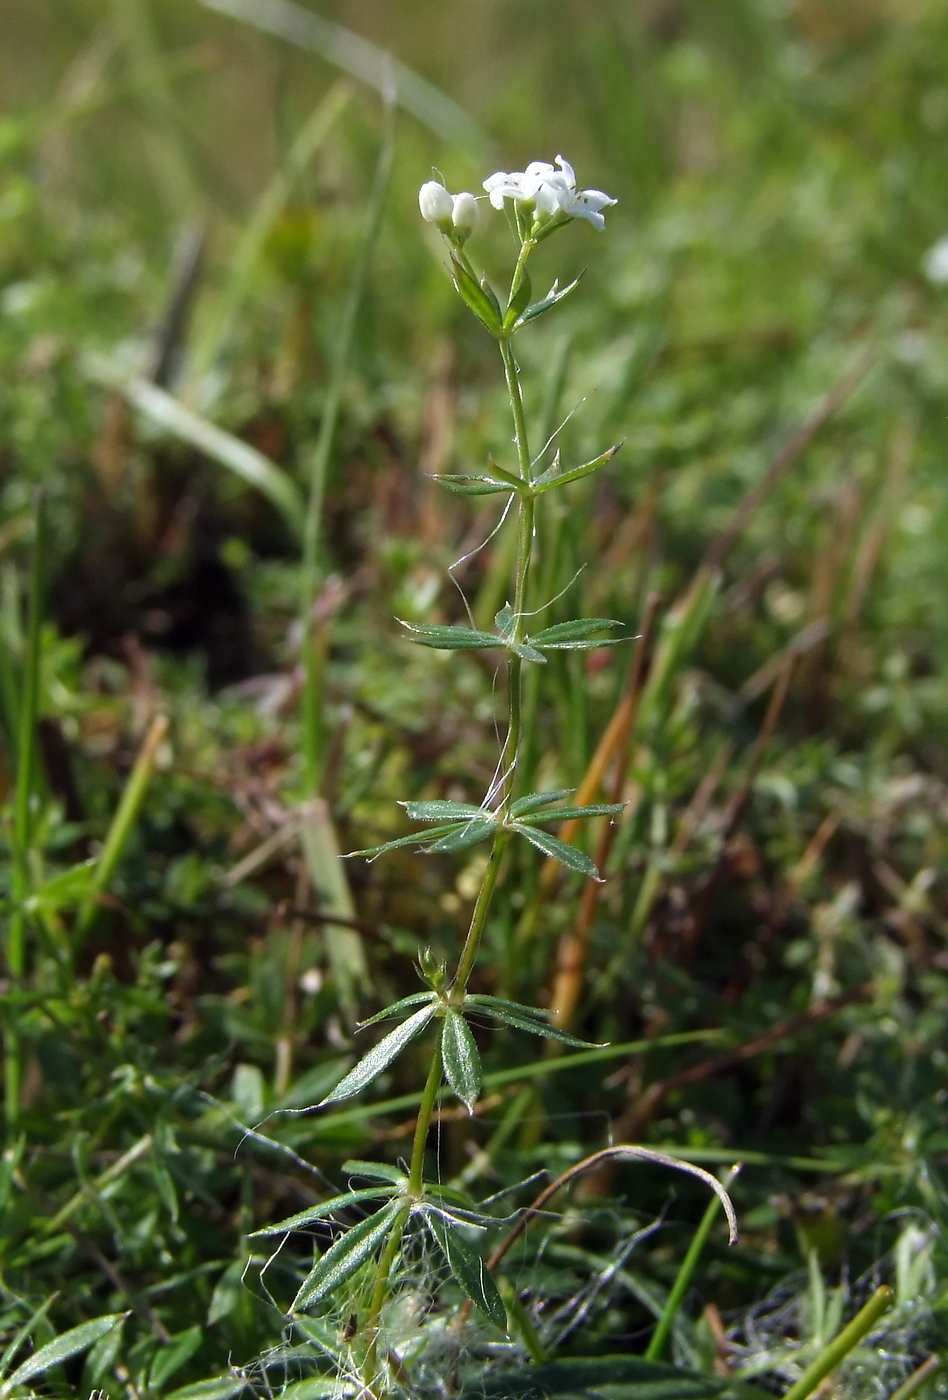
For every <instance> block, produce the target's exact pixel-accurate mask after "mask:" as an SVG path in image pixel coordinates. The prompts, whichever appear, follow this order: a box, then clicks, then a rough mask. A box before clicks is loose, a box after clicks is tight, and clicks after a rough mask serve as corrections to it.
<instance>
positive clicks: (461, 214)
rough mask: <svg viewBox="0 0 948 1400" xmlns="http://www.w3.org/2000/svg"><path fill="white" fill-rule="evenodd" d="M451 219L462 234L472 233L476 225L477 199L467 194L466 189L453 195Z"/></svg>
mask: <svg viewBox="0 0 948 1400" xmlns="http://www.w3.org/2000/svg"><path fill="white" fill-rule="evenodd" d="M451 221H452V223H453V224H454V227H455V228H456V229H457V230H458V232H459V233H462V234H470V233H473V232H474V230H475V228H476V227H477V221H478V208H477V200H476V199H475V198H474V196H473V195H472V194H468V192H467V191H466V190H465V191H464V192H463V193H462V194H456V195H455V196H454V209H453V211H452V214H451Z"/></svg>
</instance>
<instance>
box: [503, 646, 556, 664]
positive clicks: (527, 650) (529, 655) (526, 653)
mask: <svg viewBox="0 0 948 1400" xmlns="http://www.w3.org/2000/svg"><path fill="white" fill-rule="evenodd" d="M507 649H508V651H512V652H513V654H514V656H519V657H520V660H521V661H533V662H536V663H538V664H539V665H541V666H545V665H546V657H545V656H544V655H543V652H542V651H537V649H536V647H532V646H531V645H530V643H529V642H508V643H507Z"/></svg>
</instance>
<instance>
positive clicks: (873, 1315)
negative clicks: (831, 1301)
mask: <svg viewBox="0 0 948 1400" xmlns="http://www.w3.org/2000/svg"><path fill="white" fill-rule="evenodd" d="M893 1296H894V1295H893V1293H892V1289H891V1288H887V1287H885V1286H883V1287H882V1288H877V1289H876V1291H875V1293H873V1295H872V1297H871V1298H870V1299H869V1301H868V1303H867V1304H866V1306H865V1307H864V1308H861V1309H860V1310H859V1312H858V1313H857V1314H856V1316H855V1317H854V1318H853V1320H852V1322H850V1323H849V1324H848V1325H847V1326H846V1327H844V1328H843V1330H842V1332H840V1334H839V1336H837V1337H834V1338H833V1340H832V1341H831V1342H830V1343H829V1345H828V1346H825V1347H824V1348H823V1350H822V1351H821V1352H820V1354H819V1356H818V1357H817V1358H816V1360H815V1361H814V1362H812V1364H811V1365H809V1366H808V1367H807V1368H806V1370H805V1371H804V1372H803V1375H802V1376H801V1377H800V1379H799V1380H798V1381H797V1382H796V1383H795V1384H794V1385H792V1386H791V1387H790V1389H789V1390H788V1391H787V1393H786V1395H785V1396H784V1397H783V1400H808V1397H809V1396H811V1395H812V1394H813V1392H814V1391H815V1390H816V1388H817V1387H818V1386H819V1385H821V1384H822V1382H823V1381H824V1380H825V1379H826V1377H827V1376H828V1375H829V1374H830V1372H831V1371H835V1370H836V1367H837V1366H838V1365H839V1364H840V1362H842V1361H845V1359H846V1357H847V1356H848V1355H849V1353H850V1352H851V1351H853V1350H854V1348H855V1347H857V1346H858V1345H859V1343H860V1342H861V1341H862V1339H863V1337H865V1336H868V1334H869V1333H870V1332H871V1331H872V1329H873V1327H874V1326H875V1325H876V1323H877V1322H878V1320H879V1318H880V1317H881V1316H882V1314H883V1313H884V1312H886V1311H887V1309H888V1308H889V1307H890V1305H891V1303H892V1298H893Z"/></svg>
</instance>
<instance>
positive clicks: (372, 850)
mask: <svg viewBox="0 0 948 1400" xmlns="http://www.w3.org/2000/svg"><path fill="white" fill-rule="evenodd" d="M458 830H459V827H458V826H457V824H456V823H454V822H451V823H449V824H446V825H445V826H438V827H435V828H434V830H433V831H415V832H413V833H412V835H411V836H397V837H396V838H395V840H394V841H385V842H383V844H382V845H381V846H369V847H367V848H366V850H364V851H350V852H349V855H348V857H347V859H352V858H353V857H355V856H363V857H365V859H366V860H375V859H376V857H377V856H383V855H385V853H386V852H387V851H395V850H397V849H398V847H399V846H415V847H416V848H417V849H419V850H423V849H424V848H425V847H426V846H427V845H428V842H429V841H436V840H437V839H438V837H439V836H447V834H448V833H449V832H451V831H458ZM366 1024H368V1023H366Z"/></svg>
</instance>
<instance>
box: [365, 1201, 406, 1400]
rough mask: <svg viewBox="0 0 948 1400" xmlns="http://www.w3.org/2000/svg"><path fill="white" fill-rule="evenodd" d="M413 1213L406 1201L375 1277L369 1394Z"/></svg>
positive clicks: (367, 1372)
mask: <svg viewBox="0 0 948 1400" xmlns="http://www.w3.org/2000/svg"><path fill="white" fill-rule="evenodd" d="M410 1213H411V1202H410V1201H406V1202H405V1204H404V1206H403V1207H402V1209H401V1210H400V1211H399V1213H398V1215H397V1216H396V1217H395V1220H394V1223H393V1225H392V1233H391V1234H390V1235H389V1237H388V1243H387V1244H386V1246H385V1250H384V1252H383V1254H382V1258H381V1259H380V1260H379V1268H378V1273H377V1274H376V1275H375V1284H374V1287H373V1289H372V1302H371V1303H370V1305H369V1320H368V1324H367V1328H368V1332H369V1346H368V1350H367V1351H366V1353H365V1367H364V1371H365V1384H366V1390H367V1392H368V1393H369V1394H373V1393H374V1391H375V1382H376V1380H377V1378H378V1350H379V1322H380V1321H381V1317H382V1308H383V1307H384V1306H385V1299H386V1298H387V1297H388V1284H389V1279H390V1278H391V1276H392V1266H393V1265H394V1263H395V1260H396V1259H397V1257H398V1251H399V1250H400V1249H401V1245H402V1235H403V1234H404V1233H405V1226H406V1225H407V1224H408V1216H409V1214H410Z"/></svg>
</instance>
